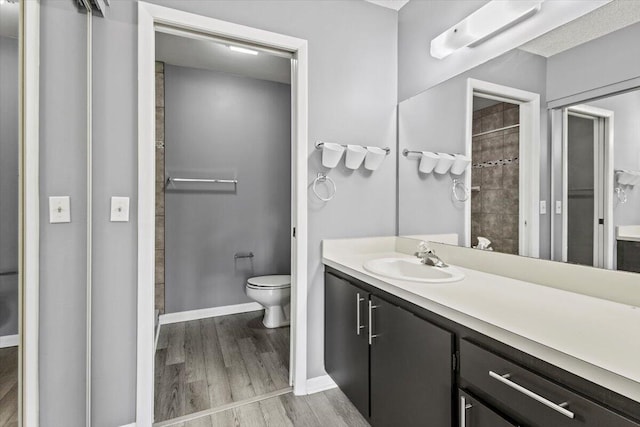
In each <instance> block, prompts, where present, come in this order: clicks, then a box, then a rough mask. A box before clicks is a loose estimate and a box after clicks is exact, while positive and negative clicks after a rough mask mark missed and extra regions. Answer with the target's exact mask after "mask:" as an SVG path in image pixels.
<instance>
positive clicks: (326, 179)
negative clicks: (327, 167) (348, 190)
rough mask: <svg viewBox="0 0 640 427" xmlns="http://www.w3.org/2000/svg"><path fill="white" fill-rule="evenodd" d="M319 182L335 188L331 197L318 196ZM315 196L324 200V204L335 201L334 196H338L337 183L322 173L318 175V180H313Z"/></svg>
mask: <svg viewBox="0 0 640 427" xmlns="http://www.w3.org/2000/svg"><path fill="white" fill-rule="evenodd" d="M318 182H329V183H330V184H331V186H332V187H333V191H332V192H331V195H329V196H327V197H322V196H321V195H320V194H318V188H317V186H318ZM313 194H315V195H316V197H317V198H318V199H320V200H322V201H323V202H328V201H329V200H331V199H333V198H334V196H335V195H336V183H335V182H334V181H333V180H332V179H331V178H329V177H328V176H327V175H325V174H323V173H322V172H320V173H318V176H317V177H316V179H314V180H313Z"/></svg>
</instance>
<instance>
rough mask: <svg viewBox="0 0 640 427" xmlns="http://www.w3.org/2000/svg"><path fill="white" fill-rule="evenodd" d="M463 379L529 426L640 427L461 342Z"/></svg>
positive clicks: (466, 385) (487, 352)
mask: <svg viewBox="0 0 640 427" xmlns="http://www.w3.org/2000/svg"><path fill="white" fill-rule="evenodd" d="M460 378H461V383H462V385H463V386H464V387H465V388H467V389H469V390H470V391H472V392H473V393H474V394H476V395H477V396H478V397H480V398H482V399H483V400H484V401H485V402H487V403H488V404H490V405H492V406H494V407H495V408H497V409H498V410H499V411H500V412H502V413H505V414H507V415H508V416H509V417H511V418H513V419H515V420H517V421H518V422H519V423H522V424H525V425H527V426H531V427H548V426H554V427H565V426H568V427H605V426H606V427H638V426H640V424H638V423H635V422H632V421H630V420H628V419H626V418H624V417H622V416H620V415H619V414H616V413H614V412H612V411H610V410H608V409H606V408H604V407H602V406H600V405H598V404H597V403H595V402H593V401H591V400H588V399H586V398H584V397H582V396H580V395H578V394H576V393H574V392H572V391H570V390H568V389H566V388H564V387H562V386H561V385H558V384H556V383H554V382H552V381H549V380H547V379H545V378H543V377H541V376H540V375H537V374H536V373H534V372H531V371H529V370H528V369H525V368H522V367H521V366H519V365H516V364H515V363H513V362H511V361H509V360H507V359H504V358H502V357H500V356H497V355H496V354H493V353H491V352H489V351H487V350H485V349H483V348H481V347H478V346H477V345H475V344H472V343H470V342H469V341H466V340H461V341H460Z"/></svg>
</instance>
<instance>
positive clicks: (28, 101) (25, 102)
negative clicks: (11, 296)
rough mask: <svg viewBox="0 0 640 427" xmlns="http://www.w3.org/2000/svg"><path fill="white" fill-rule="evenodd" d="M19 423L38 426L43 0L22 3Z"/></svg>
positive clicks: (22, 0) (27, 426) (20, 49)
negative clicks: (41, 23) (41, 15)
mask: <svg viewBox="0 0 640 427" xmlns="http://www.w3.org/2000/svg"><path fill="white" fill-rule="evenodd" d="M19 31H20V42H19V43H20V48H19V51H20V60H19V62H20V72H19V76H20V77H19V78H20V84H19V86H20V89H19V109H20V125H19V126H20V131H19V132H20V136H19V141H20V142H19V143H20V145H21V146H20V158H21V159H20V184H19V186H20V189H19V194H20V196H19V197H20V201H19V209H20V215H19V218H20V226H19V227H20V231H19V233H20V243H19V244H20V250H19V252H20V253H19V257H20V258H19V267H18V271H19V278H18V283H19V299H20V302H19V322H20V323H19V336H20V338H19V340H20V341H19V343H20V345H19V348H18V354H19V362H18V370H19V372H18V378H19V379H20V381H19V385H18V387H19V392H18V394H19V398H18V424H19V425H22V426H25V427H31V426H37V425H38V424H39V390H38V387H39V375H38V371H39V361H38V351H39V345H38V340H39V321H40V320H39V312H40V308H39V307H40V302H39V301H40V296H39V286H40V285H39V283H40V202H39V200H40V184H39V180H40V177H39V168H40V161H39V157H40V154H39V144H40V142H39V141H40V127H39V126H40V125H39V123H40V1H39V0H33V1H31V0H29V1H27V0H21V1H20V30H19Z"/></svg>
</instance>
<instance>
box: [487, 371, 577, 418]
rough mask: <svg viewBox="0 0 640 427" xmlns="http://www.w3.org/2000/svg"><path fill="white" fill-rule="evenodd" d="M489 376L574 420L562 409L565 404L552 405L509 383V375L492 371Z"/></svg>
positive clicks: (573, 415) (534, 394) (569, 412)
mask: <svg viewBox="0 0 640 427" xmlns="http://www.w3.org/2000/svg"><path fill="white" fill-rule="evenodd" d="M489 376H490V377H491V378H494V379H496V380H498V381H500V382H501V383H503V384H505V385H507V386H509V387H511V388H512V389H514V390H517V391H519V392H520V393H522V394H524V395H525V396H528V397H530V398H532V399H533V400H535V401H536V402H540V403H542V404H543V405H544V406H546V407H549V408H551V409H553V410H554V411H556V412H560V413H561V414H562V415H564V416H565V417H568V418H571V419H573V418H575V414H574V413H573V412H571V411H568V410H566V409H564V406H567V404H568V403H567V402H563V403H553V402H552V401H550V400H548V399H545V398H544V397H542V396H540V395H539V394H536V393H534V392H532V391H531V390H529V389H526V388H524V387H522V386H521V385H520V384H516V383H514V382H513V381H511V380H510V379H509V377H510V376H511V374H504V375H500V374H496V373H495V372H493V371H489Z"/></svg>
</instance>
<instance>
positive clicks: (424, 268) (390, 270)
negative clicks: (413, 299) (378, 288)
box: [363, 258, 464, 283]
mask: <svg viewBox="0 0 640 427" xmlns="http://www.w3.org/2000/svg"><path fill="white" fill-rule="evenodd" d="M363 267H364V269H365V270H367V271H369V272H370V273H374V274H379V275H380V276H384V277H389V278H390V279H398V280H409V281H411V282H424V283H447V282H457V281H459V280H462V279H464V273H463V272H462V271H460V270H458V269H457V268H455V267H452V266H448V267H432V266H429V265H424V264H422V263H421V262H420V260H419V259H418V258H378V259H372V260H369V261H367V262H365V263H364V265H363Z"/></svg>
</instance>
